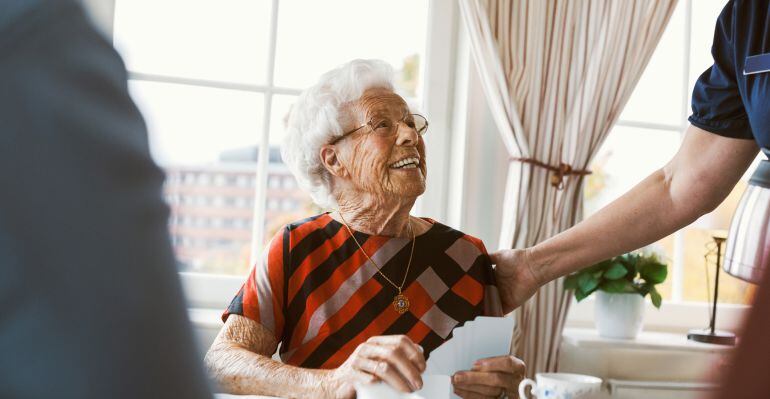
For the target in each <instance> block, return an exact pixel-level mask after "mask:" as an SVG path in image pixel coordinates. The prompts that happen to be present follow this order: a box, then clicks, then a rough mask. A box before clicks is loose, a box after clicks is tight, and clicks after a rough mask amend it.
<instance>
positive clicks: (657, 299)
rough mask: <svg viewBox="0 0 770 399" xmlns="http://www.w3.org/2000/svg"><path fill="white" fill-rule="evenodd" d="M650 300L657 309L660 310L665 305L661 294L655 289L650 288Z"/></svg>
mask: <svg viewBox="0 0 770 399" xmlns="http://www.w3.org/2000/svg"><path fill="white" fill-rule="evenodd" d="M650 299H651V300H652V304H653V305H655V307H656V308H658V309H660V305H661V303H663V298H662V297H661V296H660V293H659V292H658V290H656V289H655V287H650Z"/></svg>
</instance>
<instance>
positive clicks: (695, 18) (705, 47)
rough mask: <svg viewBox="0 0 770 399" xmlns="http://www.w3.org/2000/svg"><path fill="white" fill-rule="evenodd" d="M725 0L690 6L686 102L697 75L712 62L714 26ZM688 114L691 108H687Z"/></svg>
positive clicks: (707, 1) (709, 0) (707, 0)
mask: <svg viewBox="0 0 770 399" xmlns="http://www.w3.org/2000/svg"><path fill="white" fill-rule="evenodd" d="M726 3H727V1H726V0H697V2H695V3H694V4H693V7H692V36H691V37H690V79H689V88H690V90H689V91H688V93H687V98H688V103H687V106H688V107H689V106H690V103H689V99H690V98H691V96H692V89H693V87H694V86H695V81H696V80H698V77H699V76H700V75H701V74H702V73H703V72H704V71H705V70H706V69H707V68H708V67H710V66H711V64H713V63H714V58H713V57H712V56H711V44H712V42H713V41H714V28H715V27H716V22H717V18H718V17H719V13H720V12H722V8H724V6H725V4H726ZM687 111H688V116H689V113H690V112H691V110H690V109H689V108H688V109H687Z"/></svg>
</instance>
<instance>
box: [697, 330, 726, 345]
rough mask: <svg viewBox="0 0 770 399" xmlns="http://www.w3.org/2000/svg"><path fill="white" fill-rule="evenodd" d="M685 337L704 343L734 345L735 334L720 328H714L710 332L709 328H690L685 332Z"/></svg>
mask: <svg viewBox="0 0 770 399" xmlns="http://www.w3.org/2000/svg"><path fill="white" fill-rule="evenodd" d="M687 339H689V340H690V341H695V342H703V343H706V344H716V345H730V346H733V345H735V334H733V333H731V332H728V331H720V330H714V332H713V333H712V332H711V329H710V328H703V329H701V328H698V329H695V330H690V331H689V332H688V333H687Z"/></svg>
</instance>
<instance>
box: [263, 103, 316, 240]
mask: <svg viewBox="0 0 770 399" xmlns="http://www.w3.org/2000/svg"><path fill="white" fill-rule="evenodd" d="M296 98H297V97H296V96H284V95H276V96H273V104H272V110H271V114H272V115H271V117H270V152H271V153H273V154H275V155H276V156H274V157H270V165H269V167H268V177H267V193H266V195H265V197H266V200H267V202H266V204H265V224H264V226H265V237H264V239H265V243H267V242H268V241H269V240H270V239H271V238H272V237H273V235H275V233H276V232H277V231H278V229H280V228H281V227H282V226H284V225H285V224H286V223H289V222H293V221H296V220H299V219H304V218H306V217H308V216H311V215H315V214H318V213H320V212H322V211H323V210H322V209H321V208H319V207H318V206H316V205H315V204H314V203H313V200H312V199H311V198H310V196H309V195H308V194H307V193H305V191H304V190H302V189H301V188H300V187H299V185H298V184H297V181H296V179H295V178H294V175H292V173H291V172H290V171H289V168H288V167H287V166H286V165H285V164H284V163H283V162H282V161H281V157H280V147H281V143H282V142H283V139H284V133H285V129H284V117H285V116H286V113H287V112H289V107H291V105H292V104H293V103H294V101H296Z"/></svg>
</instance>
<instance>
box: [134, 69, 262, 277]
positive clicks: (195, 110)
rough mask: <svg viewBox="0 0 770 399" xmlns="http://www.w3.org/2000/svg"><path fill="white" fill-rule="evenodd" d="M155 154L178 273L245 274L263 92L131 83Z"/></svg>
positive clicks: (139, 82) (248, 250)
mask: <svg viewBox="0 0 770 399" xmlns="http://www.w3.org/2000/svg"><path fill="white" fill-rule="evenodd" d="M130 89H131V93H132V96H133V97H134V99H135V100H136V102H137V104H138V105H139V107H140V109H141V110H142V112H143V114H144V116H145V119H146V120H147V124H148V128H149V131H150V146H151V151H152V153H153V157H154V158H155V159H156V161H158V162H159V163H160V164H161V165H162V166H163V167H164V168H165V170H166V172H167V179H166V185H165V190H164V191H165V195H166V199H167V201H168V203H169V205H170V206H171V211H172V212H171V218H170V220H169V225H170V226H169V227H170V230H171V236H172V242H173V245H174V249H175V251H176V254H177V258H178V260H179V262H180V265H179V268H180V270H181V271H198V272H210V273H225V274H243V273H245V272H246V271H247V270H248V266H249V265H248V261H249V256H250V244H251V236H252V234H251V233H252V222H253V208H254V191H255V185H256V170H257V166H256V157H255V156H254V155H253V154H254V153H255V148H256V147H255V145H254V143H256V142H258V140H259V132H260V130H261V120H262V114H261V113H262V109H263V108H262V103H263V99H262V95H261V94H256V93H250V92H240V91H233V90H222V89H211V88H204V87H192V86H184V85H174V84H166V83H154V82H142V81H132V82H131V84H130Z"/></svg>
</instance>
